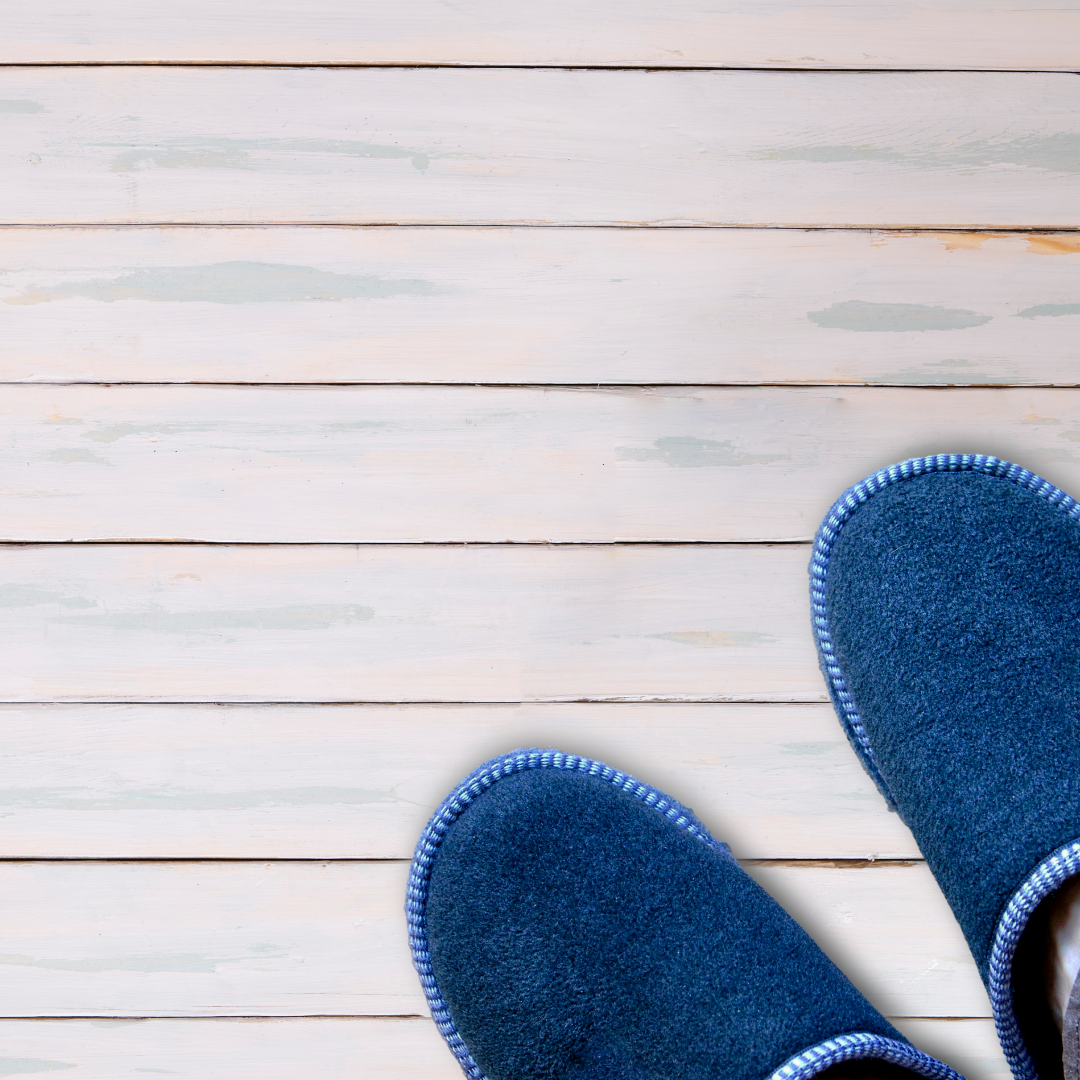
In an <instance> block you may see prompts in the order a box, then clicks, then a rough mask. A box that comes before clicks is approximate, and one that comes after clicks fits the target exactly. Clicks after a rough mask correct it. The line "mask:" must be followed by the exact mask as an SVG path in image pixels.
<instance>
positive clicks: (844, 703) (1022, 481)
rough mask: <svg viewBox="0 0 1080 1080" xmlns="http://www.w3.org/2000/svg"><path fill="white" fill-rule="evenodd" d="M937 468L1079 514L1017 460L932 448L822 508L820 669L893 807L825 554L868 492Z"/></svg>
mask: <svg viewBox="0 0 1080 1080" xmlns="http://www.w3.org/2000/svg"><path fill="white" fill-rule="evenodd" d="M941 472H973V473H982V474H983V475H984V476H996V477H998V478H999V479H1002V480H1007V481H1009V483H1012V484H1016V486H1017V487H1021V488H1024V489H1026V490H1027V491H1031V492H1033V493H1034V494H1035V495H1038V496H1039V497H1040V498H1043V499H1045V500H1046V501H1047V502H1048V503H1050V504H1051V505H1052V506H1056V507H1058V509H1059V510H1061V511H1062V513H1064V514H1066V515H1068V516H1069V517H1071V518H1073V519H1076V518H1078V517H1080V504H1078V503H1077V501H1076V500H1075V499H1073V498H1072V497H1071V496H1069V495H1066V494H1065V492H1064V491H1062V490H1061V489H1060V488H1057V487H1055V486H1054V485H1053V484H1051V483H1050V482H1049V481H1048V480H1044V479H1043V478H1042V477H1041V476H1036V475H1035V473H1033V472H1030V471H1029V470H1027V469H1025V468H1022V467H1021V466H1019V465H1014V464H1012V462H1009V461H1002V460H1001V459H1000V458H996V457H990V456H989V455H987V454H934V455H933V456H931V457H921V458H910V459H908V460H907V461H901V462H900V463H899V464H898V465H890V466H889V467H888V468H886V469H878V471H877V472H876V473H872V474H871V475H870V476H868V477H867V478H866V479H865V480H860V481H859V483H857V484H855V485H853V486H852V487H849V488H848V489H847V491H845V492H844V494H843V495H841V496H840V498H839V499H837V500H836V502H835V503H834V504H833V507H832V509H831V510H830V511H829V512H828V514H826V516H825V520H824V521H823V522H822V523H821V526H820V527H819V529H818V531H817V536H816V537H815V538H814V551H813V554H812V555H811V556H810V609H811V619H812V621H813V627H814V639H815V641H816V642H817V647H818V656H819V658H820V660H821V670H822V672H823V673H824V674H825V678H826V679H827V680H828V683H829V689H830V691H831V692H832V698H833V701H834V702H835V704H836V710H837V713H838V714H839V716H840V722H841V723H842V724H843V725H844V728H845V729H846V731H847V734H848V738H849V739H850V740H851V745H852V746H853V747H854V748H855V752H856V753H857V754H858V755H859V757H860V758H861V760H862V763H863V767H864V768H865V769H866V771H867V772H868V773H869V774H870V777H871V779H872V780H873V781H874V783H875V784H877V786H878V790H879V791H880V792H881V794H882V795H884V796H885V800H886V802H888V804H889V807H890V808H891V809H893V810H895V809H896V803H895V801H894V800H893V797H892V795H891V793H890V792H889V787H888V785H887V784H886V783H885V780H884V778H883V777H882V775H881V771H880V769H879V768H878V763H877V759H876V758H875V757H874V751H873V749H872V748H871V746H870V740H869V739H868V738H867V735H866V727H865V725H864V724H863V720H862V717H861V716H860V715H859V710H858V709H857V708H856V706H855V702H854V700H853V699H852V697H851V693H850V691H849V690H848V688H847V683H846V682H845V681H844V673H843V672H842V671H841V670H840V665H839V663H838V662H837V659H836V653H835V651H834V650H833V644H832V635H831V634H830V632H829V618H828V612H827V610H826V606H825V581H826V577H827V575H828V572H829V557H830V556H831V555H832V549H833V545H834V544H835V543H836V540H837V537H838V536H839V535H840V530H841V529H842V528H843V527H844V525H845V524H846V523H847V521H848V519H849V518H850V517H851V516H852V515H853V514H854V513H855V511H856V510H858V508H859V507H860V506H862V505H863V503H866V502H869V500H870V498H871V496H873V495H876V494H877V493H878V492H879V491H883V490H884V489H885V488H887V487H891V486H892V485H893V484H898V483H900V482H902V481H904V480H914V479H915V477H917V476H924V475H926V474H927V473H941Z"/></svg>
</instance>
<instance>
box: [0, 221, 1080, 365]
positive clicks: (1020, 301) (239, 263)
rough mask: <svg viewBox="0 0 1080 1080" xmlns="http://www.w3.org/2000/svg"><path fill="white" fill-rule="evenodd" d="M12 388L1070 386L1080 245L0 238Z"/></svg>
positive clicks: (83, 234) (198, 234)
mask: <svg viewBox="0 0 1080 1080" xmlns="http://www.w3.org/2000/svg"><path fill="white" fill-rule="evenodd" d="M0 266H3V267H4V268H5V272H4V273H2V274H0V300H2V301H3V306H2V307H0V313H2V314H0V325H2V326H3V335H2V336H0V381H9V382H17V381H39V382H49V381H60V382H62V381H98V382H118V381H142V382H188V381H202V382H206V381H209V382H230V381H234V382H245V383H248V382H395V383H399V382H464V383H473V382H495V383H522V382H529V383H590V382H592V383H596V382H601V383H620V382H622V383H635V382H637V383H657V382H663V383H679V382H691V383H760V382H772V383H793V384H806V383H813V382H827V383H853V382H854V383H858V382H868V383H875V384H901V385H903V384H913V383H915V384H928V385H954V384H960V385H962V384H986V383H1033V382H1044V383H1058V384H1064V385H1075V384H1076V383H1077V382H1078V381H1080V376H1078V370H1080V368H1078V365H1077V346H1076V342H1077V338H1078V334H1077V329H1078V327H1080V237H1078V236H1077V235H1076V234H1074V233H1054V234H1041V235H1040V234H1007V233H1006V234H994V233H952V232H945V233H936V234H933V233H932V234H927V233H910V232H909V233H895V232H893V233H890V232H853V231H852V232H845V231H809V232H808V231H790V230H772V229H763V230H746V229H595V230H594V229H559V228H553V229H528V228H458V229H441V228H440V229H425V228H414V229H397V228H344V229H342V228H332V227H324V228H318V229H313V228H289V227H280V228H265V227H263V228H260V227H234V228H224V227H222V228H211V229H204V228H183V227H173V228H135V229H133V228H116V229H112V228H95V229H66V228H47V229H45V228H17V229H0Z"/></svg>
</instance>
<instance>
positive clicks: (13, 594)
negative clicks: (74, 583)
mask: <svg viewBox="0 0 1080 1080" xmlns="http://www.w3.org/2000/svg"><path fill="white" fill-rule="evenodd" d="M37 604H59V605H60V606H61V607H66V608H89V607H97V601H96V600H89V599H87V598H86V597H85V596H65V595H64V594H63V593H58V592H53V591H52V590H50V589H42V588H40V587H39V586H37V585H0V608H17V607H34V606H35V605H37Z"/></svg>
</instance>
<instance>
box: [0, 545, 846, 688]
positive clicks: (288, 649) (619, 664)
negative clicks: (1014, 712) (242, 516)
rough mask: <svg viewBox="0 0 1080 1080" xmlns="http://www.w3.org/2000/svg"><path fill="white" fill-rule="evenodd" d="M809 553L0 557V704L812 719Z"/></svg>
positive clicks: (358, 551) (84, 553)
mask: <svg viewBox="0 0 1080 1080" xmlns="http://www.w3.org/2000/svg"><path fill="white" fill-rule="evenodd" d="M809 554H810V552H809V548H808V547H807V546H804V545H784V546H779V547H768V546H747V547H743V546H735V545H719V546H704V547H702V546H693V545H691V546H675V547H649V546H642V547H545V546H522V547H515V546H509V547H362V546H360V547H358V546H352V545H348V546H347V545H341V546H333V547H319V546H300V547H291V546H282V547H272V546H271V547H228V546H222V547H202V546H198V545H169V544H157V545H155V544H150V545H141V544H122V545H108V544H105V545H93V546H88V547H82V546H66V545H51V546H25V547H3V548H0V581H2V582H3V585H2V586H0V611H2V613H3V618H2V619H0V650H2V651H3V655H4V656H5V663H4V666H3V668H2V669H0V700H5V701H65V700H67V701H70V700H75V701H83V700H91V701H93V700H128V701H170V700H179V701H282V702H287V701H477V700H479V701H520V700H523V699H535V698H547V699H550V698H555V699H570V700H577V699H579V698H582V697H598V698H608V697H631V698H646V699H651V698H656V697H660V698H670V699H675V700H687V699H689V700H693V699H706V700H721V701H723V700H731V699H734V700H745V699H751V700H759V699H760V700H766V701H769V700H771V701H788V700H794V701H824V700H825V687H824V684H823V682H822V679H821V675H820V673H819V671H818V667H817V658H816V656H815V653H814V646H813V642H812V640H811V636H810V629H809V627H810V615H809V602H808V598H807V577H806V565H807V561H808V559H809Z"/></svg>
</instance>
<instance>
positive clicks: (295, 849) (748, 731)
mask: <svg viewBox="0 0 1080 1080" xmlns="http://www.w3.org/2000/svg"><path fill="white" fill-rule="evenodd" d="M0 734H2V738H0V747H2V749H0V816H2V820H3V826H4V827H3V832H2V834H0V858H11V857H51V858H170V857H171V858H236V857H245V858H267V859H269V858H279V859H280V858H316V859H329V858H379V859H388V858H391V859H392V858H398V859H400V858H409V857H411V855H412V851H413V847H414V845H415V843H416V838H417V836H419V835H420V832H421V830H422V829H423V827H424V825H425V823H426V822H427V819H428V818H429V817H430V815H431V814H432V813H434V811H435V808H436V806H438V803H439V800H440V799H441V798H442V797H443V796H444V795H445V794H447V793H448V792H449V791H451V790H452V789H453V788H454V787H455V786H456V785H457V783H458V782H459V781H460V780H461V779H462V778H463V777H464V776H466V775H467V774H468V773H469V772H471V771H472V770H473V769H474V768H475V767H476V766H477V765H479V764H480V763H481V762H482V761H486V760H488V759H489V758H492V757H496V756H497V755H499V754H504V753H506V752H507V751H509V750H512V749H514V748H515V747H519V746H543V747H548V746H555V747H558V748H559V749H562V750H565V751H567V752H569V753H577V754H583V755H585V756H588V757H593V758H598V759H600V760H603V761H607V762H609V763H610V764H612V765H614V766H616V767H617V768H620V769H624V770H625V771H627V772H630V773H633V774H634V775H637V776H639V777H640V778H642V779H644V780H646V781H648V782H649V783H652V784H655V785H657V786H658V787H660V788H661V789H662V790H664V791H666V792H668V793H669V794H671V795H673V796H674V797H676V798H677V799H679V800H680V801H681V802H682V803H684V804H685V805H688V806H692V807H693V808H694V810H695V811H696V812H697V814H698V816H699V817H701V818H702V819H703V820H704V821H705V822H706V824H707V825H708V826H709V828H710V829H711V830H712V831H713V832H714V833H716V835H718V836H723V838H724V840H725V841H727V843H728V844H729V845H730V846H731V848H732V850H733V851H734V852H735V853H736V855H738V856H740V857H742V858H752V859H815V858H816V859H822V858H832V859H837V858H848V859H861V858H894V859H895V858H919V857H920V856H919V852H918V848H916V846H915V842H914V840H913V839H912V837H911V834H910V833H909V832H908V830H907V828H906V827H905V826H904V825H903V824H902V822H901V821H900V819H899V818H898V816H897V815H896V814H892V813H889V812H888V811H887V810H886V808H885V802H884V800H883V799H882V798H881V796H880V795H878V794H877V792H876V791H875V789H874V786H873V784H872V783H871V781H870V779H869V778H868V777H867V775H866V773H865V772H864V771H863V769H862V767H861V766H860V765H859V763H858V761H857V759H856V757H855V755H854V753H853V752H852V751H851V749H850V747H849V746H848V743H847V740H846V738H845V737H844V735H843V733H842V731H841V729H840V725H839V724H838V723H837V720H836V717H835V715H834V714H833V710H832V707H831V706H830V705H783V706H770V705H690V704H666V705H656V704H643V705H636V704H620V705H602V704H589V705H526V706H501V705H488V706H476V705H469V706H456V705H443V706H219V705H187V706H177V705H152V706H147V705H50V706H41V705H30V706H19V705H5V706H0Z"/></svg>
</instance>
